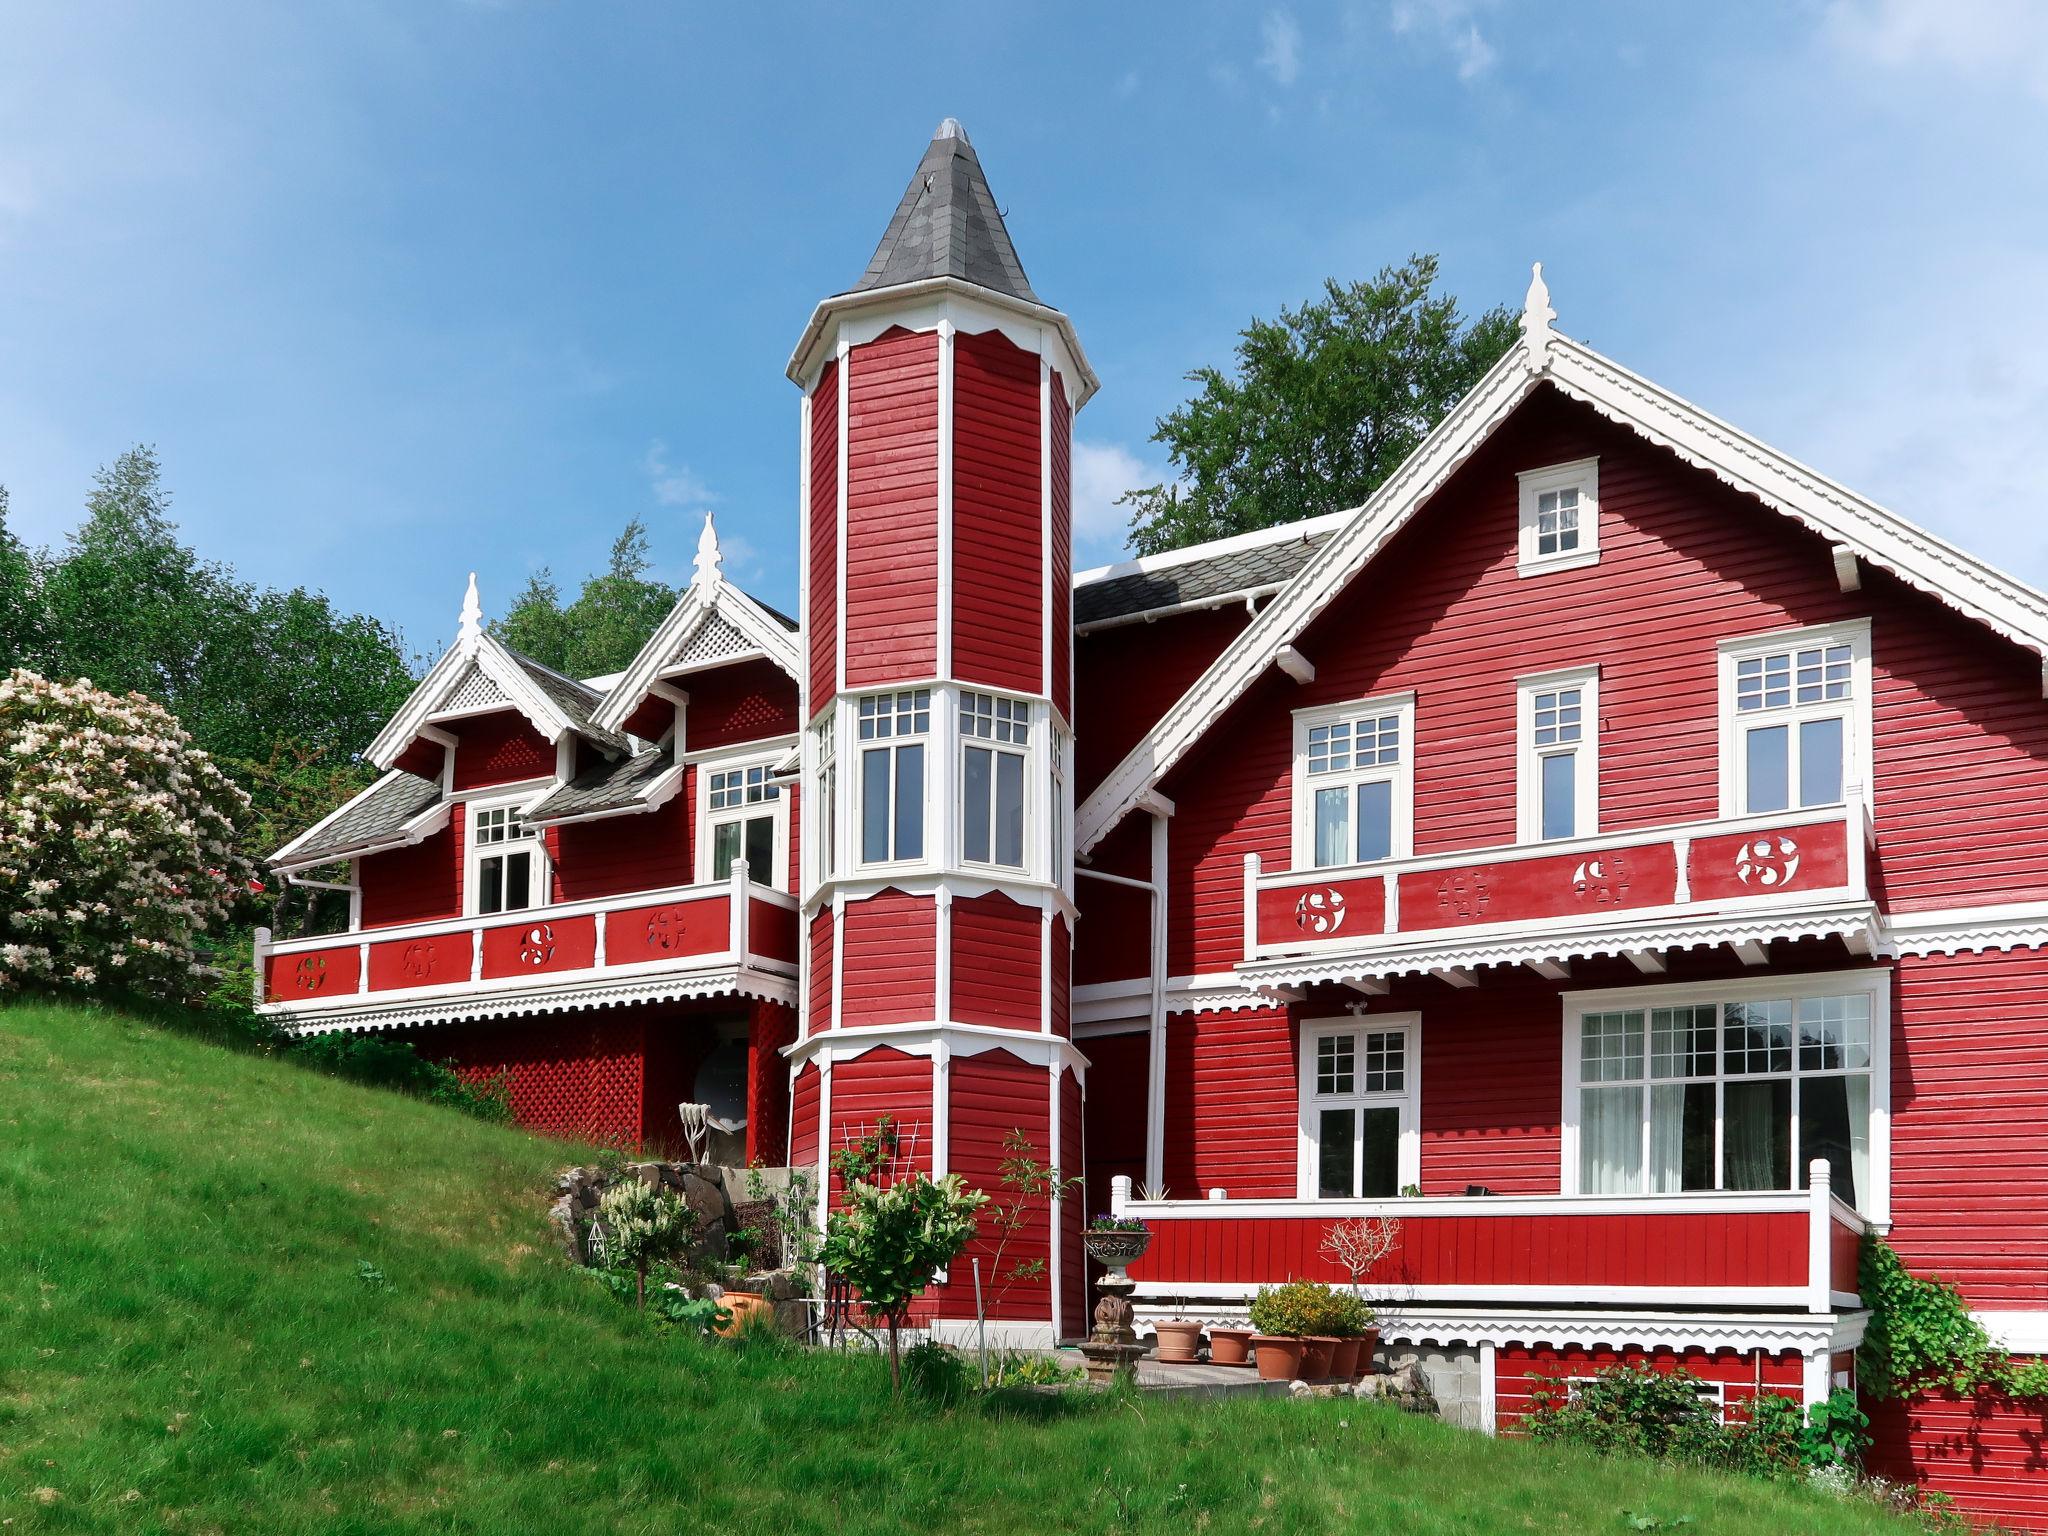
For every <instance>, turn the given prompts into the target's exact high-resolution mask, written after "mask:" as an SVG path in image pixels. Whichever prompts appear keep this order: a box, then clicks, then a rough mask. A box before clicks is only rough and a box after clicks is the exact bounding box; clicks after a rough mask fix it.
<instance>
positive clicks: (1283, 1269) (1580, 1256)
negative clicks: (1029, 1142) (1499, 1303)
mask: <svg viewBox="0 0 2048 1536" xmlns="http://www.w3.org/2000/svg"><path fill="white" fill-rule="evenodd" d="M1232 1193H1233V1194H1234V1193H1235V1191H1232ZM1219 1209H1220V1211H1221V1213H1222V1214H1219V1215H1217V1216H1214V1217H1209V1216H1202V1217H1192V1218H1187V1219H1175V1220H1172V1221H1158V1222H1154V1223H1153V1224H1152V1246H1151V1248H1150V1249H1149V1250H1148V1251H1147V1252H1146V1255H1145V1257H1144V1258H1143V1259H1142V1260H1140V1261H1139V1262H1138V1263H1136V1264H1133V1265H1132V1266H1131V1273H1132V1275H1133V1277H1134V1278H1136V1279H1139V1280H1147V1281H1152V1282H1155V1283H1157V1284H1161V1285H1170V1284H1172V1283H1174V1282H1176V1281H1189V1282H1201V1281H1208V1282H1220V1283H1242V1284H1245V1285H1272V1284H1277V1283H1278V1282H1280V1281H1282V1280H1286V1279H1296V1280H1322V1281H1326V1282H1329V1283H1332V1284H1336V1283H1341V1282H1342V1281H1343V1280H1344V1279H1345V1278H1346V1276H1345V1273H1344V1270H1343V1269H1342V1268H1341V1267H1339V1265H1338V1264H1337V1262H1336V1261H1335V1260H1334V1259H1332V1258H1331V1257H1330V1256H1329V1255H1328V1254H1326V1253H1324V1252H1323V1251H1322V1241H1323V1235H1324V1233H1325V1232H1326V1231H1327V1230H1328V1228H1329V1225H1330V1223H1329V1218H1328V1217H1324V1216H1279V1217H1242V1216H1239V1217H1232V1216H1231V1215H1230V1214H1229V1204H1228V1202H1223V1203H1222V1205H1221V1206H1220V1207H1219ZM1806 1223H1807V1218H1806V1215H1805V1213H1804V1212H1802V1211H1772V1212H1755V1213H1749V1214H1723V1213H1719V1212H1712V1211H1694V1212H1681V1211H1667V1212H1657V1213H1644V1214H1637V1215H1627V1216H1615V1215H1595V1214H1590V1213H1587V1214H1579V1213H1572V1214H1566V1215H1546V1216H1537V1215H1515V1216H1503V1215H1498V1214H1493V1215H1482V1214H1479V1213H1477V1212H1475V1213H1474V1214H1473V1215H1470V1216H1463V1215H1460V1216H1410V1217H1407V1218H1406V1219H1404V1220H1403V1221H1402V1223H1401V1230H1400V1232H1399V1234H1398V1235H1397V1236H1396V1238H1395V1246H1394V1251H1393V1252H1392V1253H1390V1254H1389V1255H1388V1256H1387V1258H1386V1259H1385V1260H1384V1261H1382V1263H1381V1265H1380V1266H1379V1268H1378V1269H1376V1270H1375V1271H1374V1278H1375V1281H1376V1283H1378V1284H1381V1285H1389V1286H1394V1287H1396V1288H1402V1287H1407V1286H1486V1285H1496V1286H1519V1285H1569V1286H1580V1287H1586V1288H1594V1287H1602V1286H1625V1287H1630V1288H1646V1287H1651V1286H1699V1287H1716V1286H1725V1287H1737V1286H1769V1287H1785V1288H1791V1287H1796V1286H1800V1285H1803V1284H1805V1282H1806V1230H1807V1228H1806Z"/></svg>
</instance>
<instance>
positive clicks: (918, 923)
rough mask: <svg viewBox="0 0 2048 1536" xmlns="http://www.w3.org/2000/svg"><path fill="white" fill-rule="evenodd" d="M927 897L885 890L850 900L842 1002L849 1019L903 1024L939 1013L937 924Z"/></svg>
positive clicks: (842, 954) (846, 916) (843, 942)
mask: <svg viewBox="0 0 2048 1536" xmlns="http://www.w3.org/2000/svg"><path fill="white" fill-rule="evenodd" d="M935 912H936V908H935V907H934V905H933V903H932V901H931V900H930V898H928V897H920V896H910V895H906V894H905V893H904V892H902V891H895V890H889V891H883V892H881V893H879V894H877V895H874V896H869V897H867V898H865V899H864V900H861V901H851V902H848V903H847V905H846V911H845V914H844V915H843V916H842V917H841V919H840V921H841V922H842V923H843V924H844V926H845V936H844V938H843V939H842V940H841V941H840V951H839V953H840V964H841V965H842V966H844V967H845V970H846V979H845V981H844V983H843V984H842V985H841V987H840V989H839V993H840V996H839V1005H840V1007H841V1009H842V1010H843V1018H842V1021H841V1022H843V1023H846V1024H902V1023H911V1022H916V1021H918V1020H926V1019H930V1018H931V1017H932V1016H933V1015H934V1014H935V1013H936V1012H937V996H936V988H937V986H938V974H937V967H936V965H935V964H934V960H935V958H936V955H937V952H938V928H937V923H936V920H935Z"/></svg>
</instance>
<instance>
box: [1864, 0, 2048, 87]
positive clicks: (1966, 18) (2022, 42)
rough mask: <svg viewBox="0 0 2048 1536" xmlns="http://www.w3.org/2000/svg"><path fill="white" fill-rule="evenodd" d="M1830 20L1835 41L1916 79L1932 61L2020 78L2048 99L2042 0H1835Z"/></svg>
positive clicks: (1986, 75)
mask: <svg viewBox="0 0 2048 1536" xmlns="http://www.w3.org/2000/svg"><path fill="white" fill-rule="evenodd" d="M1827 19H1828V32H1829V33H1830V35H1831V36H1832V37H1833V39H1834V41H1835V42H1836V44H1837V45H1838V46H1840V47H1841V48H1843V49H1844V50H1845V51H1846V52H1848V53H1850V54H1851V55H1854V56H1857V57H1861V58H1863V59H1866V60H1868V61H1870V62H1872V63H1876V64H1879V65H1882V66H1884V67H1886V68H1888V69H1908V70H1911V71H1913V72H1914V73H1915V74H1916V76H1917V75H1918V74H1919V73H1920V72H1921V71H1923V70H1924V69H1925V67H1926V66H1927V65H1928V64H1930V63H1931V64H1935V65H1938V66H1940V67H1942V68H1944V69H1946V70H1948V71H1949V72H1950V73H1952V74H1956V75H1961V76H1964V77H1970V78H1979V79H1994V80H2017V81H2018V83H2019V84H2021V85H2022V86H2023V87H2024V88H2025V89H2026V90H2028V91H2030V92H2031V93H2033V94H2034V95H2035V96H2037V97H2039V98H2040V99H2041V100H2043V101H2048V7H2043V6H2042V5H2040V4H2039V3H2038V0H1835V3H1834V4H1833V5H1831V6H1830V7H1829V8H1828V13H1827ZM1922 89H1924V87H1923V86H1920V85H1918V84H1916V86H1915V94H1918V93H1919V92H1920V90H1922Z"/></svg>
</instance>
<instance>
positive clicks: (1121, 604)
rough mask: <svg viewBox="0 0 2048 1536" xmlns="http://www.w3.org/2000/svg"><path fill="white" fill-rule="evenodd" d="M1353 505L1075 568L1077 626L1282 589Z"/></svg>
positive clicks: (1103, 625) (1084, 629) (1099, 625)
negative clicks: (1161, 551)
mask: <svg viewBox="0 0 2048 1536" xmlns="http://www.w3.org/2000/svg"><path fill="white" fill-rule="evenodd" d="M1350 516H1351V514H1350V513H1348V512H1331V513H1326V514H1324V515H1323V516H1321V517H1309V518H1303V519H1302V520H1301V521H1300V522H1298V523H1287V524H1283V525H1282V526H1280V527H1277V528H1261V529H1258V530H1257V531H1256V532H1253V533H1241V534H1237V535H1235V536H1233V537H1231V538H1227V539H1213V540H1211V541H1210V542H1208V543H1206V544H1196V545H1192V546H1190V547H1188V548H1186V549H1176V550H1169V551H1168V552H1166V553H1165V554H1159V555H1142V556H1140V557H1138V558H1137V559H1135V560H1123V561H1119V562H1118V563H1117V564H1115V565H1101V566H1097V567H1095V569H1093V570H1089V571H1076V572H1075V573H1074V630H1075V632H1076V633H1077V634H1086V633H1088V632H1089V631H1090V630H1095V629H1107V628H1109V627H1111V626H1112V625H1115V624H1121V623H1130V622H1133V621H1135V620H1138V619H1143V618H1157V617H1160V616H1162V615H1164V614H1168V613H1175V612H1179V611H1180V610H1182V609H1187V608H1202V607H1214V606H1218V605H1220V604H1221V603H1222V602H1224V601H1225V600H1227V599H1230V598H1236V597H1256V596H1261V595H1266V594H1270V593H1273V592H1277V591H1279V590H1280V588H1282V587H1284V586H1286V585H1287V583H1288V582H1289V581H1291V580H1293V579H1294V577H1295V576H1296V575H1297V574H1298V573H1299V572H1300V571H1301V568H1302V567H1303V566H1305V565H1307V564H1308V563H1309V561H1310V560H1312V559H1314V558H1315V555H1316V552H1317V551H1318V550H1320V549H1321V548H1322V547H1323V546H1324V545H1325V544H1327V543H1329V542H1330V539H1331V538H1332V537H1333V536H1334V535H1335V534H1336V532H1337V530H1338V529H1339V528H1341V527H1343V526H1344V524H1345V522H1346V521H1347V520H1348V519H1349V518H1350Z"/></svg>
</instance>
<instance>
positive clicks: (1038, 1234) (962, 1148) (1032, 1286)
mask: <svg viewBox="0 0 2048 1536" xmlns="http://www.w3.org/2000/svg"><path fill="white" fill-rule="evenodd" d="M834 1070H837V1069H836V1068H835V1069H834ZM947 1077H948V1084H947V1101H948V1103H947V1126H948V1129H947V1140H946V1147H947V1157H946V1160H947V1165H948V1169H947V1171H948V1172H951V1173H957V1174H959V1175H960V1176H961V1177H962V1178H964V1179H965V1180H966V1181H967V1182H968V1184H970V1185H971V1186H973V1187H974V1188H976V1189H979V1190H982V1191H984V1192H985V1193H987V1195H988V1196H989V1199H990V1200H991V1202H992V1203H993V1204H992V1207H991V1209H990V1210H989V1211H988V1212H986V1213H984V1215H983V1217H982V1220H981V1222H980V1224H979V1231H978V1233H977V1235H976V1237H975V1239H974V1241H973V1242H971V1243H969V1244H968V1245H967V1250H966V1255H965V1257H964V1258H963V1260H962V1261H961V1263H960V1264H959V1265H957V1266H956V1267H955V1268H954V1271H953V1274H954V1276H955V1278H956V1280H958V1279H966V1278H967V1276H968V1273H969V1262H970V1261H971V1260H973V1259H976V1258H979V1259H980V1260H981V1276H982V1287H983V1294H984V1296H985V1298H986V1301H987V1306H988V1315H989V1316H990V1317H999V1318H1023V1317H1033V1318H1043V1317H1047V1316H1049V1315H1050V1311H1051V1301H1050V1296H1051V1287H1050V1284H1049V1276H1048V1275H1046V1274H1043V1273H1041V1274H1037V1275H1033V1276H1031V1277H1028V1278H1024V1279H1014V1278H1011V1275H1012V1271H1013V1270H1014V1268H1015V1266H1016V1265H1018V1264H1020V1263H1029V1262H1030V1261H1032V1260H1034V1259H1036V1260H1040V1261H1046V1260H1049V1258H1050V1256H1051V1252H1052V1217H1051V1211H1050V1210H1049V1208H1048V1205H1047V1202H1046V1201H1044V1200H1042V1199H1035V1200H1026V1201H1024V1202H1023V1203H1022V1206H1021V1208H1017V1207H1016V1200H1017V1196H1016V1193H1015V1192H1014V1191H1012V1190H1009V1189H1006V1188H1005V1187H1004V1185H1003V1159H1004V1157H1005V1156H1006V1155H1007V1154H1006V1153H1005V1152H1004V1150H1003V1143H1004V1140H1005V1138H1007V1137H1008V1136H1009V1135H1010V1134H1011V1133H1012V1132H1018V1133H1021V1134H1022V1135H1023V1136H1024V1138H1025V1139H1026V1140H1027V1141H1029V1142H1030V1143H1031V1148H1032V1150H1031V1152H1030V1153H1029V1154H1028V1155H1029V1156H1031V1157H1033V1158H1035V1159H1036V1160H1038V1161H1040V1162H1050V1161H1051V1160H1052V1078H1051V1074H1050V1073H1049V1072H1048V1071H1047V1070H1046V1068H1045V1067H1044V1066H1042V1065H1040V1066H1033V1065H1031V1064H1030V1063H1029V1062H1025V1061H1021V1060H1019V1059H1018V1058H1017V1057H1015V1056H1013V1055H1011V1054H1010V1053H1009V1052H1008V1051H979V1052H976V1053H975V1054H974V1055H972V1056H963V1055H955V1056H954V1057H953V1058H952V1065H951V1066H950V1067H949V1068H948V1071H947ZM994 1207H1005V1208H1012V1209H1017V1214H1018V1216H1019V1217H1020V1220H1019V1221H1018V1224H1017V1227H1016V1230H1014V1231H1012V1232H1010V1233H1009V1234H1008V1235H1007V1236H1005V1234H1004V1232H1003V1230H1002V1227H1001V1225H1000V1224H999V1222H998V1221H997V1220H996V1219H995V1211H994ZM954 1289H960V1287H958V1286H955V1287H954ZM973 1289H974V1288H973V1285H972V1283H971V1282H970V1283H969V1284H968V1285H967V1286H966V1287H964V1290H965V1292H966V1299H967V1301H968V1303H969V1306H970V1307H971V1305H972V1300H973Z"/></svg>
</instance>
